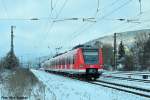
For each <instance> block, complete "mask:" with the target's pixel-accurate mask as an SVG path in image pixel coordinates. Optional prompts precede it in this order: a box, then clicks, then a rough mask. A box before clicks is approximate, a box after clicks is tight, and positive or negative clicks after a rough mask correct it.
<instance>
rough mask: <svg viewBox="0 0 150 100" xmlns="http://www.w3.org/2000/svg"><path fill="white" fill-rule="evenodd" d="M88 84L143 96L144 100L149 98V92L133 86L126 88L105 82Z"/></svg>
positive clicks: (99, 81) (125, 86) (126, 86)
mask: <svg viewBox="0 0 150 100" xmlns="http://www.w3.org/2000/svg"><path fill="white" fill-rule="evenodd" d="M88 83H91V84H95V85H100V86H104V87H108V88H112V89H116V90H119V91H124V92H127V93H131V94H135V95H139V96H143V97H146V98H150V90H149V89H143V88H139V87H135V86H128V85H123V84H118V83H112V82H106V81H101V80H97V81H90V82H88Z"/></svg>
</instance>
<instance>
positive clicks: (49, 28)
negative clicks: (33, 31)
mask: <svg viewBox="0 0 150 100" xmlns="http://www.w3.org/2000/svg"><path fill="white" fill-rule="evenodd" d="M67 2H68V0H65V1H64V3H63V5H62V6H61V8H60V10H59V12H58V13H57V15H56V16H55V19H57V18H58V17H59V16H60V14H61V12H62V11H63V9H64V7H65V6H66V4H67ZM54 6H56V4H55V5H54ZM53 11H54V9H53ZM54 24H55V22H54V21H52V22H51V24H50V26H49V25H48V29H47V32H46V34H45V37H44V40H47V37H48V36H47V35H48V34H49V33H51V30H52V28H53V26H54Z"/></svg>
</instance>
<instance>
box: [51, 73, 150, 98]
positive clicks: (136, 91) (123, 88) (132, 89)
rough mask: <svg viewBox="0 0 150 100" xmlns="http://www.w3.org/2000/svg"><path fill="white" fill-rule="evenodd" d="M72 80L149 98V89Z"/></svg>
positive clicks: (75, 78) (104, 82) (98, 81)
mask: <svg viewBox="0 0 150 100" xmlns="http://www.w3.org/2000/svg"><path fill="white" fill-rule="evenodd" d="M53 74H54V73H53ZM57 75H60V74H57ZM61 76H62V75H61ZM72 79H73V80H79V81H82V82H87V83H90V84H95V85H99V86H103V87H107V88H111V89H115V90H119V91H123V92H127V93H131V94H135V95H139V96H142V97H146V98H150V89H144V88H140V87H135V86H129V85H123V84H119V83H113V82H106V81H102V80H96V81H87V80H85V79H79V78H77V77H72Z"/></svg>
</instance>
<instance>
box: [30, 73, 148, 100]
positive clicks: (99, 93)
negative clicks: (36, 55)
mask: <svg viewBox="0 0 150 100" xmlns="http://www.w3.org/2000/svg"><path fill="white" fill-rule="evenodd" d="M31 71H32V72H33V73H34V74H35V76H36V77H37V78H38V79H39V80H40V81H41V82H43V83H44V84H45V85H46V88H45V90H46V91H45V100H149V99H147V98H144V97H140V96H137V95H133V94H130V93H126V92H122V91H117V90H114V89H110V88H105V87H102V86H97V85H92V84H90V83H86V82H81V81H78V80H73V79H69V78H65V77H62V76H58V75H54V74H49V73H46V72H44V71H38V70H31ZM50 98H53V99H50Z"/></svg>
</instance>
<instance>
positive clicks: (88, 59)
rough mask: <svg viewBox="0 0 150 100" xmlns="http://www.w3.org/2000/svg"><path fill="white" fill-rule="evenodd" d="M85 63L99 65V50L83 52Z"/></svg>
mask: <svg viewBox="0 0 150 100" xmlns="http://www.w3.org/2000/svg"><path fill="white" fill-rule="evenodd" d="M83 56H84V61H85V63H86V64H98V50H97V49H95V50H83Z"/></svg>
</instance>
